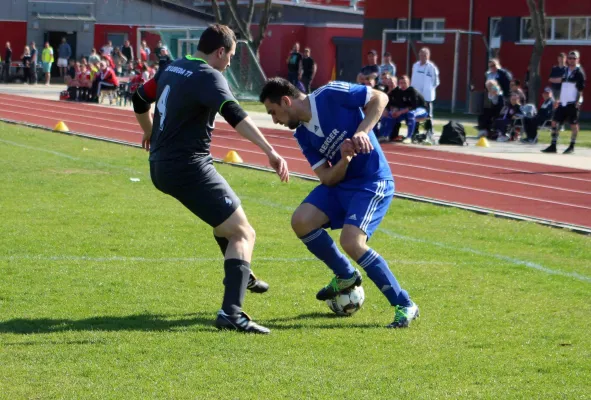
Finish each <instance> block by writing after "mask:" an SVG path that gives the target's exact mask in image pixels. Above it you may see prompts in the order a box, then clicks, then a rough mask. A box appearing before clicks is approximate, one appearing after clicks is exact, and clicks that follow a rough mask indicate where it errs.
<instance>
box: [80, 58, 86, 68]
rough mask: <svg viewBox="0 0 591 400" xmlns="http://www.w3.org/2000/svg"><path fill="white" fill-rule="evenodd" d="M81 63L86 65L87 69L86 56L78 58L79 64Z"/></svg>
mask: <svg viewBox="0 0 591 400" xmlns="http://www.w3.org/2000/svg"><path fill="white" fill-rule="evenodd" d="M82 65H86V69H88V60H87V59H86V57H81V58H80V66H82Z"/></svg>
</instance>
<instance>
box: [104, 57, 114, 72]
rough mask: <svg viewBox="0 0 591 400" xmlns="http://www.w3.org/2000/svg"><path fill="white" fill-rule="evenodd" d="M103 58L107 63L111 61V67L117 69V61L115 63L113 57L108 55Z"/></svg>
mask: <svg viewBox="0 0 591 400" xmlns="http://www.w3.org/2000/svg"><path fill="white" fill-rule="evenodd" d="M103 57H104V58H106V59H107V61H109V66H110V67H111V68H113V69H115V61H113V57H111V56H109V55H106V56H103Z"/></svg>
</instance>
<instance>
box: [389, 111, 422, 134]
mask: <svg viewBox="0 0 591 400" xmlns="http://www.w3.org/2000/svg"><path fill="white" fill-rule="evenodd" d="M428 117H429V113H428V112H427V110H425V109H424V108H423V107H419V108H417V109H416V110H411V111H409V112H407V113H406V114H402V115H399V116H398V117H397V118H392V119H393V121H394V129H393V132H392V138H395V137H396V136H398V131H399V130H400V125H401V123H402V121H404V122H405V123H406V126H407V127H408V132H407V134H406V137H407V138H411V137H412V135H413V133H414V132H415V128H416V126H417V118H419V119H421V118H428Z"/></svg>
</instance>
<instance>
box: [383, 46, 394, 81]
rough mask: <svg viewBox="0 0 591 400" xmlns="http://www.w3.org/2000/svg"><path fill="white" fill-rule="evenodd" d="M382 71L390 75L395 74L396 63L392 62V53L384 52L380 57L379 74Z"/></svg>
mask: <svg viewBox="0 0 591 400" xmlns="http://www.w3.org/2000/svg"><path fill="white" fill-rule="evenodd" d="M384 72H387V73H389V74H390V76H396V64H394V63H393V62H392V54H390V52H388V51H387V52H385V53H384V56H383V57H382V65H380V75H382V74H383V73H384Z"/></svg>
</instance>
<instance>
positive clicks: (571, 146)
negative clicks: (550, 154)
mask: <svg viewBox="0 0 591 400" xmlns="http://www.w3.org/2000/svg"><path fill="white" fill-rule="evenodd" d="M574 152H575V146H573V145H572V144H571V145H570V146H568V147H567V149H566V150H564V151H563V152H562V154H573V153H574Z"/></svg>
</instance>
